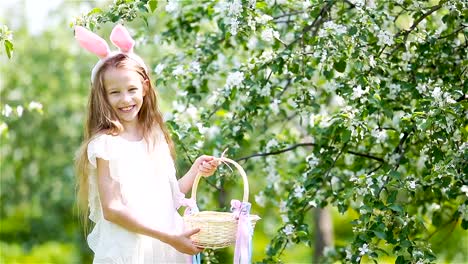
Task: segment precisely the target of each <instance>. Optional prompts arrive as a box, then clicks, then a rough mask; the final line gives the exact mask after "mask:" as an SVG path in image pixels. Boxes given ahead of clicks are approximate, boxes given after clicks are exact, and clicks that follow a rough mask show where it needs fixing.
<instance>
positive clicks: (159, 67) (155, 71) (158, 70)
mask: <svg viewBox="0 0 468 264" xmlns="http://www.w3.org/2000/svg"><path fill="white" fill-rule="evenodd" d="M165 67H166V65H164V64H162V63H159V64H158V65H157V66H156V67H155V68H154V73H156V74H158V75H159V74H161V72H162V71H163V70H164V68H165Z"/></svg>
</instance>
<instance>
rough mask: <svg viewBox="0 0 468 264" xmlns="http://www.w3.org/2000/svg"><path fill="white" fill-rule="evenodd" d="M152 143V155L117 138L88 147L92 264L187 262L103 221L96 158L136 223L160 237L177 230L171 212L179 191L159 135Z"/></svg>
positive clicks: (154, 241) (149, 240)
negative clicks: (106, 167) (104, 165)
mask: <svg viewBox="0 0 468 264" xmlns="http://www.w3.org/2000/svg"><path fill="white" fill-rule="evenodd" d="M158 139H159V140H158V143H156V144H157V145H156V148H155V151H154V152H152V154H149V152H148V149H147V144H146V141H145V140H141V141H128V140H126V139H124V138H122V137H120V136H112V135H100V136H98V137H96V138H94V139H93V140H92V141H91V142H90V143H89V144H88V159H89V162H90V163H91V170H90V174H89V177H90V178H89V187H90V188H89V208H90V216H89V218H90V219H91V221H93V222H94V223H95V226H94V228H93V230H92V232H91V233H90V234H89V235H88V239H87V240H88V244H89V247H90V248H91V249H92V250H93V252H94V261H93V263H99V264H101V263H102V264H104V263H106V264H111V263H112V264H117V263H118V264H150V263H151V264H153V263H187V262H188V260H189V259H190V256H188V255H185V254H182V253H180V252H179V251H177V250H176V249H174V248H173V247H171V246H170V245H168V244H166V243H163V242H161V241H159V240H157V239H153V238H151V237H148V236H145V235H141V234H137V233H134V232H130V231H127V230H126V229H124V228H123V227H121V226H119V225H116V224H114V223H112V222H109V221H107V220H105V219H104V217H103V213H102V207H101V203H100V200H99V192H98V188H97V178H96V177H97V176H96V158H97V157H98V158H102V159H105V160H108V161H109V169H110V176H111V177H112V178H113V179H114V180H116V181H117V182H119V184H120V190H121V193H122V197H123V199H124V202H125V203H126V205H127V206H128V207H129V208H131V209H132V212H135V214H136V215H137V217H138V218H139V219H140V220H142V221H144V222H145V223H148V224H150V225H153V226H154V227H155V228H157V229H158V230H160V231H163V232H166V233H172V234H175V233H180V232H182V231H183V222H182V218H181V216H180V215H179V213H178V212H177V210H176V207H177V206H178V205H177V202H178V201H177V197H178V195H180V190H179V186H178V183H177V179H176V176H175V168H174V163H173V161H172V158H171V156H170V151H169V147H168V145H167V143H166V141H165V139H164V136H163V134H162V132H161V131H160V133H159V134H158Z"/></svg>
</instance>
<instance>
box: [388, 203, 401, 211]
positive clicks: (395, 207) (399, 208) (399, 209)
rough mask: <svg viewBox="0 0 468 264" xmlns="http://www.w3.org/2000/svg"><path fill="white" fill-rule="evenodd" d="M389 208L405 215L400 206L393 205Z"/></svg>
mask: <svg viewBox="0 0 468 264" xmlns="http://www.w3.org/2000/svg"><path fill="white" fill-rule="evenodd" d="M388 208H390V209H392V210H393V211H395V212H398V213H403V207H401V205H399V204H392V205H390V206H389V207H388Z"/></svg>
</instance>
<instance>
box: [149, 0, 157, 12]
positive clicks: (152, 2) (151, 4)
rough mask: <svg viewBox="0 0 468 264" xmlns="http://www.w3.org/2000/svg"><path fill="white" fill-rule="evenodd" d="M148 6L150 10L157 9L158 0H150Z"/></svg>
mask: <svg viewBox="0 0 468 264" xmlns="http://www.w3.org/2000/svg"><path fill="white" fill-rule="evenodd" d="M148 6H149V8H150V11H151V12H154V10H156V8H158V1H156V0H150V1H149V2H148Z"/></svg>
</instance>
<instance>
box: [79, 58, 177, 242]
mask: <svg viewBox="0 0 468 264" xmlns="http://www.w3.org/2000/svg"><path fill="white" fill-rule="evenodd" d="M109 68H120V69H127V70H133V71H135V72H137V73H138V74H139V75H140V76H141V78H142V82H143V81H145V80H148V82H147V83H148V85H147V87H144V89H146V94H145V96H144V97H143V103H142V106H141V109H140V112H139V113H138V121H139V123H140V124H141V127H142V128H143V137H144V138H145V140H146V141H147V142H150V143H151V142H152V143H153V144H155V143H156V140H155V139H154V136H155V133H156V131H157V127H158V126H159V127H160V128H161V130H162V132H163V133H164V137H165V139H166V142H167V144H168V145H169V149H170V151H171V156H172V159H173V160H175V150H174V144H173V142H172V139H171V136H170V134H169V132H168V130H167V128H166V126H165V125H164V120H163V117H162V114H161V111H160V110H159V104H158V99H157V94H156V91H155V90H154V87H153V84H152V82H151V80H150V78H149V73H147V72H146V71H145V70H144V68H143V67H141V66H140V65H139V64H138V63H137V62H136V61H135V60H133V59H131V58H130V57H128V56H127V55H125V54H118V55H116V56H114V57H112V58H110V59H108V60H107V61H106V62H105V63H104V64H103V65H102V67H101V68H100V69H99V71H98V72H97V74H96V77H95V79H94V80H93V83H92V85H91V93H90V95H89V99H88V117H87V120H86V124H85V127H84V139H83V143H82V144H81V146H80V148H79V150H78V152H77V156H76V159H75V170H76V176H77V182H76V184H77V188H76V190H77V193H76V196H77V204H78V213H79V216H80V219H81V220H82V222H83V226H84V230H85V233H86V232H87V231H88V214H89V208H88V193H89V179H88V174H89V169H90V167H89V160H88V153H87V149H88V144H89V142H90V141H91V140H92V139H93V138H94V137H95V136H97V135H99V134H111V135H118V134H119V133H121V132H123V125H122V123H121V122H120V120H119V118H118V117H117V114H116V113H115V111H114V110H113V108H112V107H111V105H110V103H109V101H108V99H107V93H106V90H105V87H104V73H105V72H106V70H107V69H109Z"/></svg>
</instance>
